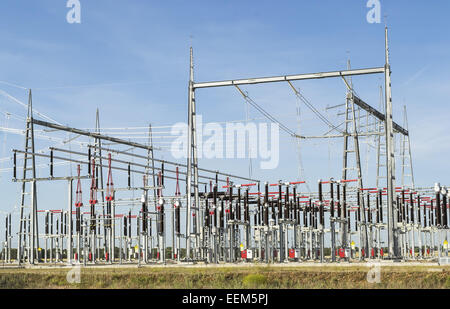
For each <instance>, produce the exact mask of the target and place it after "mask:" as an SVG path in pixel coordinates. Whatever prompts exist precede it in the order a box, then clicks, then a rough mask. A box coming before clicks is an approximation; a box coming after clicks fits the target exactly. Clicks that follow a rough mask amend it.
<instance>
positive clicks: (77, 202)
mask: <svg viewBox="0 0 450 309" xmlns="http://www.w3.org/2000/svg"><path fill="white" fill-rule="evenodd" d="M77 171H78V182H77V191H76V194H75V206H76V207H78V208H80V207H82V206H83V202H82V199H83V198H82V192H81V179H80V173H81V168H80V165H78V167H77Z"/></svg>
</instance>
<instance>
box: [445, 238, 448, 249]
mask: <svg viewBox="0 0 450 309" xmlns="http://www.w3.org/2000/svg"><path fill="white" fill-rule="evenodd" d="M444 249H446V250H447V249H448V241H447V239H446V240H444Z"/></svg>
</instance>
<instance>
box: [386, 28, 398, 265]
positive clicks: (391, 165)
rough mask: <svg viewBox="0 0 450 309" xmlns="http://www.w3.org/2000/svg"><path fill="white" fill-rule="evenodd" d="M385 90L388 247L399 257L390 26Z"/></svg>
mask: <svg viewBox="0 0 450 309" xmlns="http://www.w3.org/2000/svg"><path fill="white" fill-rule="evenodd" d="M385 53H386V55H385V56H386V64H385V73H384V76H385V91H386V102H385V104H386V117H385V118H386V120H385V122H386V124H385V129H386V154H387V158H386V159H387V164H386V167H387V174H386V175H387V206H388V247H389V257H390V258H396V257H398V239H397V234H396V227H395V226H394V224H396V220H395V211H394V209H395V207H396V205H395V200H394V185H395V157H394V130H393V124H392V94H391V67H390V64H389V42H388V28H387V27H386V28H385Z"/></svg>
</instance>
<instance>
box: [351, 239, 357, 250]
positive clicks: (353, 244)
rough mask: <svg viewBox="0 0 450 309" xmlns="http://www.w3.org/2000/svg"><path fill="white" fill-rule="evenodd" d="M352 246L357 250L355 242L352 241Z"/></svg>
mask: <svg viewBox="0 0 450 309" xmlns="http://www.w3.org/2000/svg"><path fill="white" fill-rule="evenodd" d="M351 246H352V250H355V246H356V244H355V242H354V241H352V243H351Z"/></svg>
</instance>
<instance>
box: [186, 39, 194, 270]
mask: <svg viewBox="0 0 450 309" xmlns="http://www.w3.org/2000/svg"><path fill="white" fill-rule="evenodd" d="M193 84H194V62H193V55H192V47H191V49H190V70H189V93H188V131H189V132H188V153H187V173H186V174H187V176H186V178H187V179H186V195H187V213H186V259H187V260H188V261H189V259H190V258H191V204H192V197H191V191H192V100H193V93H194V88H193Z"/></svg>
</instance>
